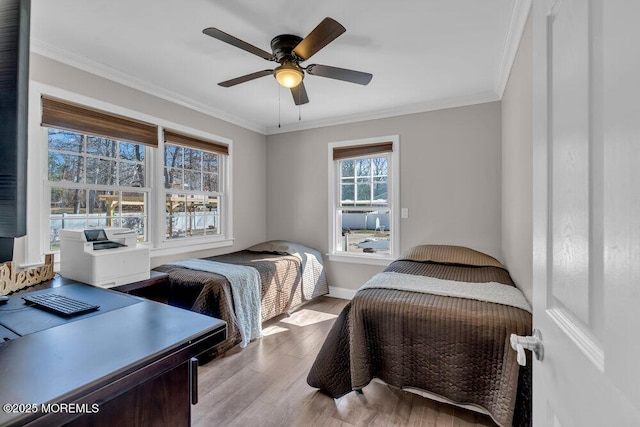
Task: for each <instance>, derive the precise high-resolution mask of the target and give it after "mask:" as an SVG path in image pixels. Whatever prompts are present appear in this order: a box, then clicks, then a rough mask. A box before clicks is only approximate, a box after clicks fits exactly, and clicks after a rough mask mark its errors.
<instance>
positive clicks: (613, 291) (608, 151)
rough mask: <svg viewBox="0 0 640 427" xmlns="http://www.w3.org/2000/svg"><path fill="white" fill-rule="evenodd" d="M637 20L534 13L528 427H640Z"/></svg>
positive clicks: (546, 10)
mask: <svg viewBox="0 0 640 427" xmlns="http://www.w3.org/2000/svg"><path fill="white" fill-rule="evenodd" d="M638 16H640V3H639V2H629V1H624V0H607V1H606V2H605V1H604V0H556V1H553V0H540V1H536V2H534V8H533V25H534V29H533V34H534V40H533V64H534V69H533V80H534V82H533V93H534V100H533V102H534V105H533V112H534V113H533V114H534V117H533V119H534V138H533V141H534V144H533V162H534V163H533V209H534V212H533V218H534V224H533V233H534V236H533V241H534V247H533V282H534V295H533V305H534V317H533V319H534V327H535V328H537V329H539V330H540V331H541V333H542V341H543V343H544V347H545V348H544V359H543V360H541V361H537V360H534V366H533V373H534V378H533V390H534V397H533V405H534V413H533V419H534V424H535V425H536V426H556V425H557V426H560V425H561V426H564V427H571V426H604V425H621V426H627V425H629V426H631V425H640V387H639V386H638V384H640V364H638V363H637V360H638V357H639V355H640V339H638V336H639V335H638V334H639V332H638V331H640V316H638V315H637V314H636V313H637V311H638V307H640V109H639V108H638V107H637V104H638V103H639V102H640V101H639V100H640V79H639V78H637V76H638V75H640V60H639V57H640V55H638V49H637V46H636V43H635V42H632V40H635V41H637V40H640V26H638V25H637V23H636V22H635V21H636V20H637V17H638Z"/></svg>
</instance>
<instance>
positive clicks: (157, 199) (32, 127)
mask: <svg viewBox="0 0 640 427" xmlns="http://www.w3.org/2000/svg"><path fill="white" fill-rule="evenodd" d="M42 96H45V97H53V98H58V99H61V100H64V101H68V102H69V103H75V104H79V105H83V106H86V107H88V108H90V109H97V110H101V111H105V112H107V113H112V114H116V115H121V116H125V117H128V118H131V119H133V120H140V121H144V122H149V123H152V124H154V125H157V126H158V145H157V147H149V146H147V147H148V148H147V149H146V150H145V151H146V154H145V162H146V163H145V164H146V172H145V173H146V175H147V181H146V182H147V184H146V187H144V188H145V189H147V188H148V189H149V192H148V198H149V200H148V213H147V228H148V231H147V239H148V240H147V242H145V243H141V244H144V245H147V246H149V249H150V256H151V259H153V258H154V257H161V256H170V255H177V254H183V253H189V252H195V251H200V250H207V249H214V248H222V247H228V246H231V245H232V244H233V240H234V236H233V198H232V180H231V177H232V176H233V175H232V163H233V160H232V159H233V157H232V156H233V141H232V140H231V139H229V138H225V137H222V136H219V135H215V134H212V133H209V132H205V131H202V130H199V129H195V128H191V127H188V126H184V125H181V124H179V123H175V122H172V121H169V120H165V119H162V118H158V117H155V116H151V115H148V114H145V113H142V112H139V111H134V110H130V109H128V108H125V107H121V106H118V105H114V104H111V103H108V102H105V101H101V100H98V99H95V98H91V97H87V96H84V95H80V94H77V93H74V92H70V91H67V90H64V89H60V88H57V87H54V86H50V85H47V84H43V83H40V82H34V81H31V82H30V87H29V146H28V156H29V161H28V165H27V171H28V176H29V180H28V182H27V188H28V191H27V204H28V206H30V210H31V212H34V213H33V214H31V215H29V216H28V217H27V227H28V230H29V232H28V233H27V236H26V237H25V238H24V240H23V242H24V258H23V259H22V262H20V260H19V259H17V260H18V261H19V265H20V266H21V267H26V266H30V265H37V264H39V263H42V262H43V260H44V256H45V255H46V254H50V253H59V252H57V251H50V250H48V248H49V233H50V227H49V214H50V197H51V194H50V192H51V190H50V189H51V186H53V187H56V186H57V185H56V182H49V180H48V163H47V161H48V134H47V129H48V127H45V126H41V115H42V101H41V97H42ZM165 128H167V129H171V130H173V131H177V132H181V133H184V134H187V135H192V136H194V137H195V138H202V139H203V140H210V141H216V142H219V143H221V144H224V145H226V146H227V147H228V150H229V154H228V155H221V156H220V172H219V179H220V180H221V182H222V187H220V188H219V191H220V193H222V195H221V199H220V205H221V211H220V215H221V217H222V220H221V234H219V235H210V236H197V237H192V238H185V239H173V240H172V241H170V240H165V239H164V235H165V231H164V227H165V219H164V218H165V206H166V203H165V200H164V197H165V196H164V177H163V165H164V136H163V130H164V129H165ZM81 133H82V132H81ZM112 139H117V138H112ZM127 142H128V141H127ZM43 144H44V147H46V149H44V150H43ZM114 188H115V187H114ZM135 189H136V191H138V190H141V189H142V188H141V187H135ZM117 190H120V191H126V189H125V188H118V189H117ZM55 263H56V264H58V263H59V256H56V257H55Z"/></svg>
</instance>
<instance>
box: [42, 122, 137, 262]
mask: <svg viewBox="0 0 640 427" xmlns="http://www.w3.org/2000/svg"><path fill="white" fill-rule="evenodd" d="M47 135H48V138H47V139H48V146H49V154H48V179H47V183H48V185H47V187H48V196H49V197H50V200H49V205H50V206H51V208H50V211H49V248H48V250H49V251H56V250H59V248H60V239H59V231H60V229H62V228H86V227H92V226H93V227H127V228H131V229H133V230H135V231H136V232H137V233H138V236H139V240H140V241H146V240H147V233H146V230H147V227H146V224H147V200H148V193H149V188H146V187H145V183H146V182H147V179H146V170H147V168H146V161H145V147H144V146H143V145H140V144H133V143H129V142H123V141H117V140H113V139H108V138H103V137H98V136H92V135H87V134H82V133H78V132H71V131H66V130H62V129H55V128H49V129H48V130H47Z"/></svg>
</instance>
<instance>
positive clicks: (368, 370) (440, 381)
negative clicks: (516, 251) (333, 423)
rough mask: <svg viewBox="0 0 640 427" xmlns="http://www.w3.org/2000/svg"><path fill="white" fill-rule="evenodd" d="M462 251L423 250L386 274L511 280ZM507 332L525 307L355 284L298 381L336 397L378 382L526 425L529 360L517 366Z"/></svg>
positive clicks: (503, 422)
mask: <svg viewBox="0 0 640 427" xmlns="http://www.w3.org/2000/svg"><path fill="white" fill-rule="evenodd" d="M452 248H453V249H452ZM451 251H453V253H449V252H451ZM469 251H471V250H470V249H467V248H459V247H451V246H433V245H429V246H428V247H427V246H423V247H419V249H418V250H412V251H410V252H409V253H407V254H405V255H404V256H403V257H401V258H400V259H398V260H396V261H394V262H393V263H391V264H390V265H389V266H388V267H387V269H385V271H388V272H400V273H405V274H413V275H420V276H430V277H436V278H439V279H445V280H455V281H462V282H470V283H481V282H498V283H503V284H505V286H515V285H514V283H513V281H512V279H511V277H510V276H509V273H508V272H507V271H506V270H505V269H504V268H503V267H502V266H501V265H500V264H499V263H498V262H497V261H496V260H495V259H493V258H491V257H488V256H487V255H484V254H481V253H479V252H475V251H471V252H469ZM443 254H444V255H446V256H444V257H442V256H441V255H443ZM483 257H486V258H483ZM474 258H478V259H474ZM491 260H492V261H491ZM511 333H516V334H518V335H530V333H531V314H530V313H529V312H527V311H525V310H522V309H519V308H515V307H511V306H508V305H502V304H497V303H490V302H484V301H478V300H475V299H466V298H458V297H449V296H440V295H432V294H428V293H422V292H411V291H406V290H392V289H380V288H369V289H361V290H359V291H358V292H357V293H356V295H355V296H354V298H353V300H352V301H351V302H350V303H349V304H348V305H347V306H346V307H345V308H344V310H343V312H342V313H341V314H340V316H339V317H338V319H337V320H336V322H335V324H334V325H333V327H332V329H331V331H330V332H329V335H328V336H327V338H326V341H325V342H324V344H323V346H322V348H321V350H320V352H319V354H318V356H317V358H316V361H315V363H314V365H313V366H312V368H311V371H310V372H309V375H308V377H307V382H308V383H309V385H311V386H313V387H317V388H319V389H321V390H322V391H324V392H325V393H327V394H329V395H330V396H332V397H334V398H337V397H339V396H342V395H344V394H346V393H348V392H350V391H352V390H358V389H361V388H363V387H364V386H366V385H367V384H368V383H369V382H370V381H371V380H372V379H373V378H379V379H381V380H383V381H384V382H386V383H387V384H389V385H391V386H395V387H398V388H407V389H411V388H413V389H419V390H423V391H427V392H429V393H431V394H435V395H437V396H439V397H441V398H444V399H445V400H446V401H449V402H451V403H454V404H466V405H471V406H474V407H476V408H478V409H480V410H481V411H483V412H486V413H488V414H489V415H491V417H492V418H493V419H494V421H496V423H497V424H498V425H500V426H511V425H529V424H530V413H531V400H530V398H531V370H530V366H531V360H530V359H528V363H527V367H526V368H521V367H520V366H519V365H518V364H517V361H516V352H515V351H513V350H512V349H511V348H510V344H509V337H510V335H511Z"/></svg>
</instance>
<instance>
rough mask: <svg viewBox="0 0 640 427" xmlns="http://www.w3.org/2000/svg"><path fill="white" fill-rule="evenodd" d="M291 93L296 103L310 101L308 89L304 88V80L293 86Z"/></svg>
mask: <svg viewBox="0 0 640 427" xmlns="http://www.w3.org/2000/svg"><path fill="white" fill-rule="evenodd" d="M291 95H293V102H295V103H296V105H302V104H307V103H308V102H309V97H308V96H307V90H306V89H305V88H304V83H303V82H300V84H299V85H298V86H296V87H292V88H291Z"/></svg>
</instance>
